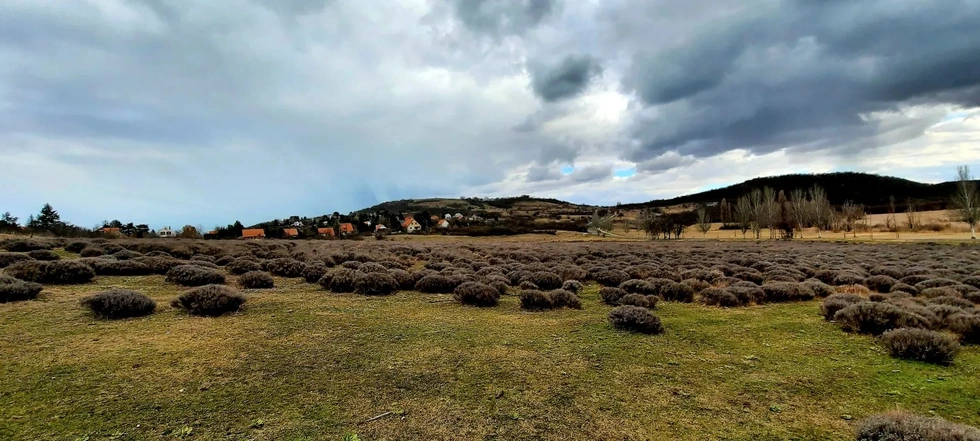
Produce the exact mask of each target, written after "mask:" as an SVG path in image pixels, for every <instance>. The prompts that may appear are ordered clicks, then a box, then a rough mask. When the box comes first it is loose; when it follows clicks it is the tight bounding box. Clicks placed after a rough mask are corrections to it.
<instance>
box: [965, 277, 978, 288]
mask: <svg viewBox="0 0 980 441" xmlns="http://www.w3.org/2000/svg"><path fill="white" fill-rule="evenodd" d="M962 283H963V284H964V285H970V286H972V287H974V288H978V289H980V276H969V277H965V278H963V280H962Z"/></svg>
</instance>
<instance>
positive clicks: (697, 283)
mask: <svg viewBox="0 0 980 441" xmlns="http://www.w3.org/2000/svg"><path fill="white" fill-rule="evenodd" d="M723 279H725V278H724V277H719V278H717V279H715V280H714V283H718V281H720V280H723ZM681 283H683V284H685V285H687V286H690V287H691V289H693V290H694V292H695V293H699V292H701V291H704V290H706V289H708V288H711V283H708V282H705V281H704V280H700V279H684V280H683V281H681ZM729 285H730V283H729Z"/></svg>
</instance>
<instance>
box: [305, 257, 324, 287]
mask: <svg viewBox="0 0 980 441" xmlns="http://www.w3.org/2000/svg"><path fill="white" fill-rule="evenodd" d="M326 273H327V266H326V265H324V264H323V262H315V263H311V264H307V265H306V268H303V272H302V274H300V276H302V277H303V280H306V283H316V282H318V281H320V279H322V278H323V275H324V274H326Z"/></svg>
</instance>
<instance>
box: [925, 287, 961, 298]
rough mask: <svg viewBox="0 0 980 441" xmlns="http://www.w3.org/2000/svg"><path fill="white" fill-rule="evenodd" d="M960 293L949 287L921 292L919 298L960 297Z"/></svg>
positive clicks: (927, 289)
mask: <svg viewBox="0 0 980 441" xmlns="http://www.w3.org/2000/svg"><path fill="white" fill-rule="evenodd" d="M959 296H960V293H958V292H956V290H955V289H952V288H950V287H948V286H941V287H935V288H926V289H923V290H921V291H919V297H922V298H925V299H931V298H933V297H959Z"/></svg>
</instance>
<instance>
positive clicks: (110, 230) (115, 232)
mask: <svg viewBox="0 0 980 441" xmlns="http://www.w3.org/2000/svg"><path fill="white" fill-rule="evenodd" d="M99 231H100V232H102V234H107V235H113V236H121V235H122V233H121V232H119V229H118V228H111V227H102V228H100V229H99Z"/></svg>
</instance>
